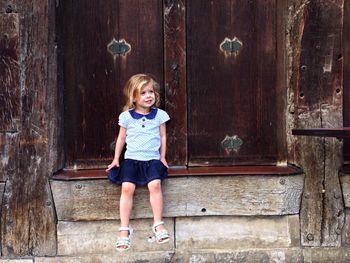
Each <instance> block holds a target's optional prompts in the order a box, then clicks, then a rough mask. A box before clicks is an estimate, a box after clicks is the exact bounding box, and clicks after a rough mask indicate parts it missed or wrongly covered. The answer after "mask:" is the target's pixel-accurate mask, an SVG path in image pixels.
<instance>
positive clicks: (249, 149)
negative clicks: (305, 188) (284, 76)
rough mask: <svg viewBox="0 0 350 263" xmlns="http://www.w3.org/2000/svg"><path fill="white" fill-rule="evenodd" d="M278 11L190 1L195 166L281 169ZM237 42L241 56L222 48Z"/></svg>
mask: <svg viewBox="0 0 350 263" xmlns="http://www.w3.org/2000/svg"><path fill="white" fill-rule="evenodd" d="M275 12H276V3H275V0H265V1H246V0H235V1H229V0H227V1H224V0H221V1H201V0H191V1H188V2H187V27H188V28H187V65H188V74H187V76H188V86H187V90H188V112H189V113H190V114H189V116H188V118H189V123H188V126H189V134H188V136H189V164H190V165H218V164H219V165H220V164H222V165H224V164H226V165H227V164H230V165H232V164H248V163H251V164H261V163H275V161H276V111H275V107H276V105H275V101H276V98H275V94H276V93H275V78H276V77H275V75H276V19H275V14H276V13H275ZM203 14H205V15H203ZM235 37H236V38H237V40H236V41H234V42H232V43H231V45H232V46H234V47H237V46H239V45H241V47H240V49H239V50H238V51H237V52H233V53H230V52H224V50H223V49H222V48H221V49H220V44H222V43H223V41H224V40H225V38H228V39H230V40H233V39H234V38H235ZM235 50H236V49H235ZM225 138H226V139H225ZM239 145H240V146H239Z"/></svg>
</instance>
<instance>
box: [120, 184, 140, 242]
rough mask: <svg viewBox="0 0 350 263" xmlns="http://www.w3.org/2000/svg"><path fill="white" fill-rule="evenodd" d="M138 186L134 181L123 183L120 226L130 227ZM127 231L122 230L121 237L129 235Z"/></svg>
mask: <svg viewBox="0 0 350 263" xmlns="http://www.w3.org/2000/svg"><path fill="white" fill-rule="evenodd" d="M135 188H136V186H135V185H134V184H133V183H127V182H125V183H123V184H122V189H121V195H120V208H119V209H120V211H119V212H120V226H122V227H128V226H129V220H130V214H131V209H132V205H133V197H134V192H135ZM128 234H129V233H128V232H127V231H120V233H119V236H120V237H127V236H128Z"/></svg>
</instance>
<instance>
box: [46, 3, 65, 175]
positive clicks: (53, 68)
mask: <svg viewBox="0 0 350 263" xmlns="http://www.w3.org/2000/svg"><path fill="white" fill-rule="evenodd" d="M56 8H57V9H59V6H58V3H57V2H56V1H54V0H50V1H48V34H49V35H48V54H49V55H48V58H47V59H48V83H49V85H48V86H47V94H49V95H48V96H47V105H48V110H47V113H48V120H49V123H48V126H49V127H48V131H49V135H48V137H49V139H48V141H49V149H50V150H49V152H48V154H49V157H48V162H49V163H48V167H49V169H48V171H50V172H55V171H57V170H59V169H62V168H63V167H64V141H63V107H64V105H63V85H62V71H63V70H62V68H59V67H58V65H61V64H60V63H61V61H60V59H61V57H60V56H59V48H58V44H57V41H58V39H57V38H58V37H59V34H58V33H57V28H56V19H57V18H56V16H58V15H59V13H56ZM60 70H61V71H60Z"/></svg>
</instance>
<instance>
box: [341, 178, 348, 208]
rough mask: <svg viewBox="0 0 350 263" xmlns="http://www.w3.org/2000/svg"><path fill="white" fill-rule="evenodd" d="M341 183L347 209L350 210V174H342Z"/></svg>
mask: <svg viewBox="0 0 350 263" xmlns="http://www.w3.org/2000/svg"><path fill="white" fill-rule="evenodd" d="M340 182H341V188H342V193H343V199H344V204H345V207H346V208H350V174H344V173H340Z"/></svg>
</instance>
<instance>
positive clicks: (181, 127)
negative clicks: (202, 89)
mask: <svg viewBox="0 0 350 263" xmlns="http://www.w3.org/2000/svg"><path fill="white" fill-rule="evenodd" d="M185 13H186V1H185V0H166V1H164V47H165V48H164V49H165V50H164V54H165V56H164V61H165V62H164V63H165V65H164V78H165V103H166V104H165V109H166V111H167V112H168V113H169V115H170V116H171V121H170V122H169V124H168V128H167V131H168V160H169V164H170V165H174V166H184V165H187V96H186V41H185V39H186V14H185Z"/></svg>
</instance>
